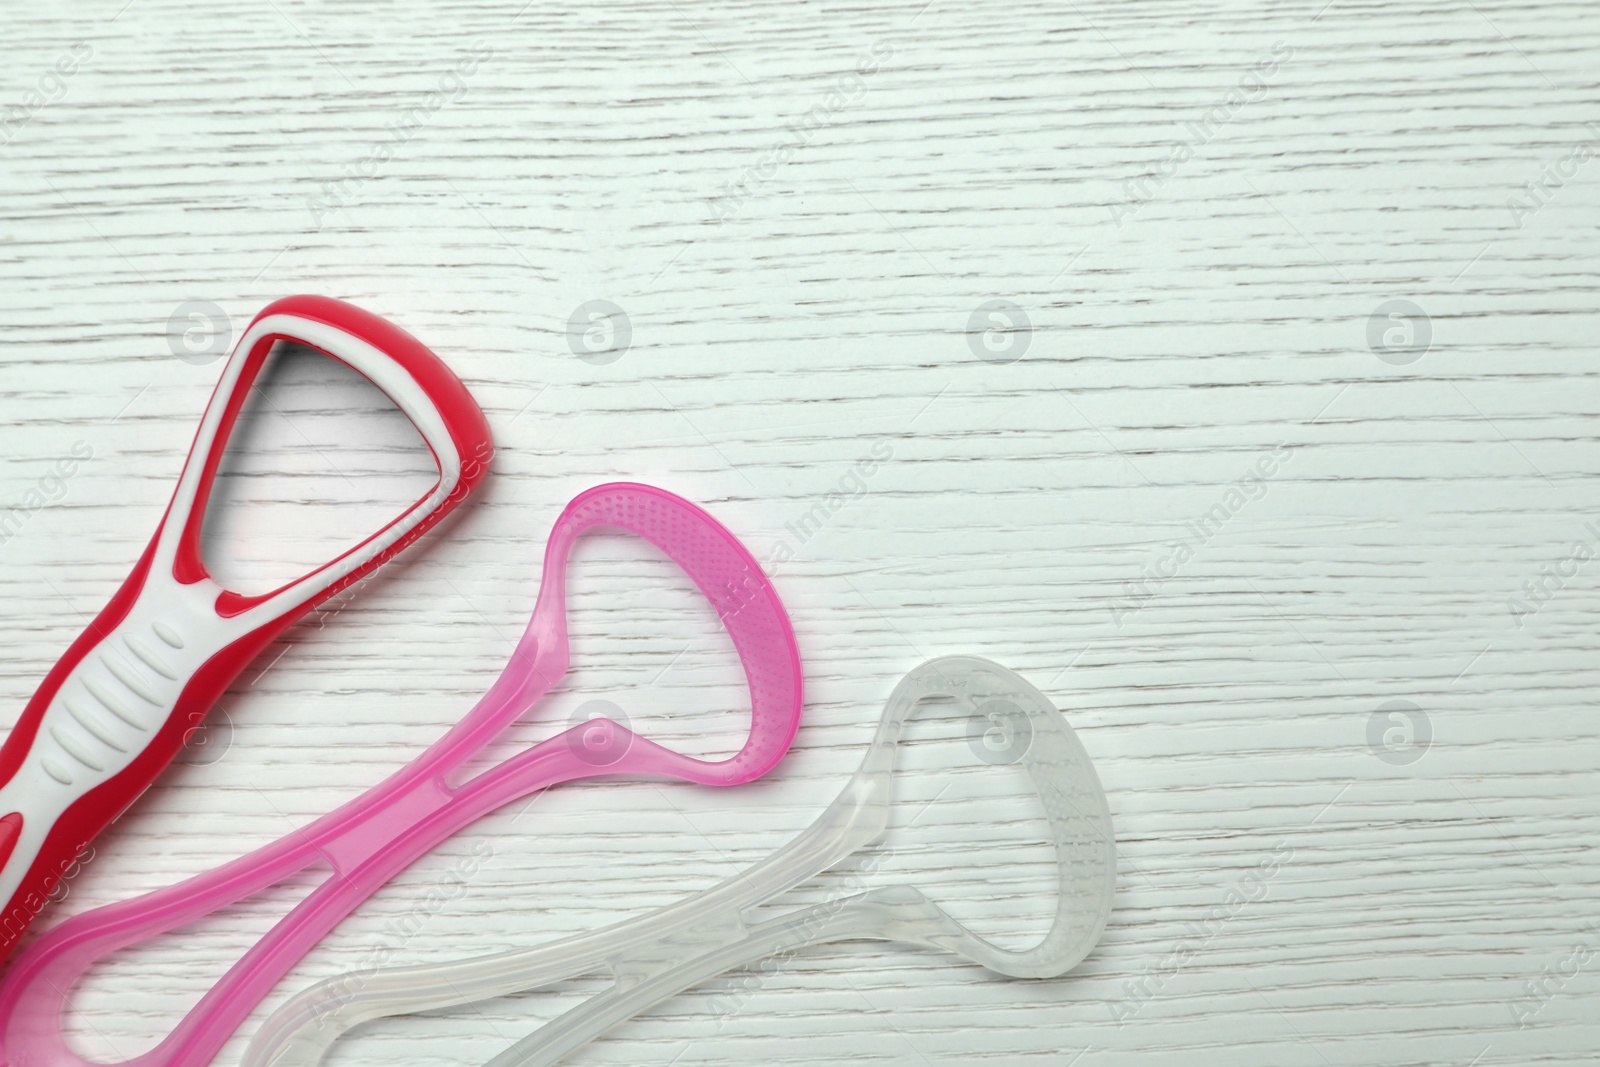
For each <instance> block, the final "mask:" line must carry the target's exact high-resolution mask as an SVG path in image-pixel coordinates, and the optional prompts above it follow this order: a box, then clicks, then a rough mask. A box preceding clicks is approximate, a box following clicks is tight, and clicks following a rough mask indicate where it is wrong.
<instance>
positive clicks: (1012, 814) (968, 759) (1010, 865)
mask: <svg viewBox="0 0 1600 1067" xmlns="http://www.w3.org/2000/svg"><path fill="white" fill-rule="evenodd" d="M1030 740H1031V737H1030V733H1029V729H1028V720H1027V717H1026V716H1025V715H1023V713H1022V712H1021V710H1020V709H1019V708H1018V706H1017V705H1016V704H1015V703H1014V702H1012V701H1009V700H1003V699H1000V700H984V701H980V702H978V707H977V708H976V709H974V707H973V704H972V702H969V701H966V700H956V699H950V698H935V699H929V700H923V701H921V702H920V703H919V704H918V705H917V706H916V709H915V710H914V711H913V712H912V713H911V716H910V718H909V719H908V720H907V722H906V725H905V728H904V730H903V732H902V734H901V737H900V741H899V744H898V746H897V752H896V755H895V776H894V787H893V788H894V804H893V806H892V807H891V808H890V809H889V820H888V829H887V830H886V831H885V833H884V836H883V838H882V839H881V840H880V841H879V842H878V843H877V844H875V845H873V846H871V847H869V848H867V849H863V850H861V851H860V852H857V853H856V854H854V855H853V856H851V857H849V859H847V860H846V861H845V862H843V863H841V864H840V865H839V866H838V867H836V868H834V869H833V870H831V871H828V872H827V873H826V874H824V875H823V876H822V877H821V878H819V879H817V882H818V883H820V884H823V885H825V886H827V888H828V890H829V892H831V893H838V892H841V891H844V890H846V889H847V888H848V887H849V886H854V887H855V888H856V889H869V888H874V887H878V886H888V885H894V884H910V885H915V886H916V887H917V888H918V889H920V890H922V892H923V893H924V894H925V895H926V896H927V897H928V898H929V899H930V900H932V901H934V903H936V904H938V905H939V906H940V907H941V908H943V909H944V910H945V911H946V912H947V913H949V915H950V917H951V918H953V919H955V920H956V921H957V922H959V923H960V924H961V925H962V926H965V927H966V928H967V929H969V930H971V931H972V932H973V933H974V934H976V935H978V936H979V937H982V938H984V939H986V940H988V941H991V942H993V943H994V944H996V945H999V946H1000V947H1001V948H1006V949H1011V950H1013V951H1015V950H1021V949H1024V948H1026V947H1028V946H1029V945H1034V944H1037V943H1038V942H1039V940H1040V939H1041V938H1042V937H1043V936H1044V934H1045V932H1046V931H1047V930H1048V929H1049V928H1050V920H1051V918H1052V916H1053V915H1054V913H1055V898H1056V894H1057V883H1058V881H1059V879H1058V876H1057V869H1056V849H1055V844H1054V842H1053V840H1052V838H1051V831H1050V824H1049V822H1048V821H1047V820H1046V818H1045V812H1044V804H1043V801H1041V799H1040V797H1039V791H1038V789H1037V788H1035V786H1034V783H1033V780H1032V778H1030V777H1029V775H1028V773H1027V770H1026V769H1025V767H1024V764H1023V762H1022V756H1023V753H1024V752H1026V751H1027V747H1028V743H1029V741H1030ZM841 883H842V884H841ZM786 899H787V898H786Z"/></svg>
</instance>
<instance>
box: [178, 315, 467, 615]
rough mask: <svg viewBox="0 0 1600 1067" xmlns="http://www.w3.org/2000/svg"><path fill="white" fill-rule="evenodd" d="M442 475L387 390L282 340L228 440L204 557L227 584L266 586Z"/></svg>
mask: <svg viewBox="0 0 1600 1067" xmlns="http://www.w3.org/2000/svg"><path fill="white" fill-rule="evenodd" d="M438 480H439V471H438V465H437V464H436V463H435V462H434V460H433V457H432V456H431V455H430V454H429V452H428V446H427V444H426V443H425V442H424V441H423V439H422V437H421V435H420V434H418V432H417V429H416V427H415V426H414V425H412V423H411V420H410V419H409V418H407V417H406V415H405V413H404V412H402V411H401V410H400V409H399V408H398V407H396V406H395V404H394V402H393V401H391V400H390V399H389V398H388V397H387V396H386V395H384V393H383V391H382V390H380V389H379V388H378V387H377V386H376V385H374V384H373V383H372V382H371V381H369V380H368V379H367V378H366V376H364V375H362V374H360V373H359V372H357V371H355V370H353V369H351V368H350V367H348V366H346V365H345V364H344V363H341V362H340V361H339V360H336V359H333V358H331V357H329V356H326V355H324V354H323V353H321V352H318V351H317V350H316V349H313V348H308V347H306V346H303V345H298V344H293V343H290V342H283V341H280V342H278V343H277V344H276V345H275V346H274V347H273V350H272V353H271V355H269V356H268V357H267V362H266V365H265V366H264V367H263V368H262V369H261V373H260V375H259V377H257V379H256V381H255V384H254V385H253V386H252V387H251V389H250V393H249V396H248V397H247V398H246V399H245V402H244V406H243V407H242V408H241V409H240V412H239V418H238V421H237V422H236V423H235V424H234V427H233V431H232V433H230V434H229V436H228V442H227V448H226V450H225V451H224V453H223V455H222V459H221V461H220V463H219V465H218V467H217V476H216V481H215V483H214V485H213V487H212V490H211V497H210V500H209V501H208V502H207V506H206V513H205V518H204V520H203V522H202V525H201V532H200V554H201V558H202V559H203V560H204V561H205V564H206V569H207V570H209V571H210V572H211V575H212V577H214V578H215V579H216V580H217V582H218V583H220V584H221V585H223V586H225V587H226V588H229V589H232V590H233V591H234V592H237V593H242V594H245V595H254V594H261V593H269V592H271V591H272V590H274V589H277V588H279V587H281V586H283V585H285V584H287V583H289V582H291V581H293V580H295V579H296V578H299V577H300V576H301V575H303V574H306V573H308V572H310V571H313V570H315V569H316V568H318V567H320V566H322V565H323V564H324V563H327V562H328V561H329V560H332V559H334V558H335V557H337V556H338V555H339V554H340V553H342V552H344V551H345V550H346V549H349V548H351V547H353V546H355V545H357V544H359V543H361V542H362V541H364V540H366V539H367V538H368V537H370V536H372V534H373V533H375V532H376V531H378V530H380V529H382V528H383V527H385V526H386V525H388V524H389V523H390V522H392V521H393V520H395V519H397V518H399V517H400V515H401V514H402V513H403V512H404V511H405V510H406V509H407V508H409V507H410V506H411V505H412V504H414V503H416V502H417V501H418V500H419V499H421V498H422V497H424V496H425V495H427V493H428V492H429V491H430V490H431V489H432V488H433V486H434V485H435V484H436V483H437V482H438Z"/></svg>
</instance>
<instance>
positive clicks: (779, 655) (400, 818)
mask: <svg viewBox="0 0 1600 1067" xmlns="http://www.w3.org/2000/svg"><path fill="white" fill-rule="evenodd" d="M598 526H610V527H618V528H621V529H623V530H627V531H630V532H632V533H635V534H638V535H640V536H642V537H645V538H647V539H648V540H649V541H651V542H652V543H654V544H655V545H656V546H657V547H659V548H660V549H662V551H664V552H665V553H666V554H667V555H668V556H670V557H671V558H672V559H673V560H674V561H675V562H677V563H678V565H679V566H681V567H682V568H683V569H684V571H685V572H686V573H688V575H689V576H690V577H691V578H692V579H693V580H694V582H695V584H696V585H697V586H698V587H699V588H700V590H701V592H702V593H704V594H705V595H706V596H707V597H708V598H709V599H710V600H711V602H712V604H713V605H714V606H715V607H716V609H717V613H718V615H719V616H720V617H721V619H722V621H723V625H724V626H725V627H726V628H727V630H728V632H729V634H730V635H731V636H732V638H733V642H734V647H735V649H736V650H737V651H738V654H739V658H740V661H741V662H742V663H743V664H744V667H745V671H746V673H747V681H748V683H749V687H750V700H751V729H750V735H749V737H748V739H747V740H746V742H745V745H744V747H743V748H742V749H741V750H740V751H739V752H738V753H737V754H735V755H734V756H732V757H730V758H729V759H726V760H722V761H715V762H712V761H704V760H698V759H694V758H691V757H689V756H685V755H683V754H681V753H677V752H673V751H672V750H670V749H666V748H663V747H661V746H659V745H656V744H654V743H653V742H651V741H649V740H647V739H645V738H642V737H638V736H636V735H633V734H631V733H629V732H628V731H627V730H626V729H624V728H623V727H622V726H620V725H618V724H616V723H611V722H610V721H609V720H605V719H595V720H591V721H590V722H587V723H583V724H581V725H579V726H575V727H573V728H571V729H569V730H567V731H565V732H563V733H562V734H559V735H557V736H555V737H552V738H550V739H548V740H546V741H544V742H541V743H540V744H538V745H536V746H534V747H533V748H531V749H529V750H527V751H525V752H522V753H520V754H518V755H517V756H514V757H512V758H511V759H509V760H506V761H505V762H504V763H501V764H500V765H499V766H497V767H494V768H492V769H490V770H488V771H486V772H484V773H482V774H480V775H478V776H477V777H476V778H473V779H472V780H471V781H468V782H466V783H464V784H462V785H461V786H459V787H451V786H450V785H449V784H448V782H447V780H446V779H447V775H448V774H449V773H450V771H451V770H453V769H454V768H456V767H458V766H460V765H461V764H462V763H463V762H464V761H465V760H466V759H467V758H468V757H469V756H471V755H472V754H473V753H474V752H476V751H477V750H479V749H480V748H482V747H483V746H484V745H486V744H488V743H489V742H490V741H491V740H492V739H493V738H494V737H495V736H496V735H497V734H499V733H500V731H501V730H502V729H503V728H504V727H505V726H506V725H508V724H509V723H510V722H511V721H512V720H513V719H515V718H517V716H518V715H519V714H520V713H521V712H522V711H523V710H524V709H526V708H528V707H529V706H530V705H531V704H532V703H533V702H535V701H537V700H538V699H540V698H541V697H543V696H544V695H545V694H546V693H547V692H549V690H550V688H551V687H552V686H553V685H554V684H555V683H556V682H557V681H558V680H559V679H560V678H561V677H562V676H563V675H564V674H565V673H566V670H567V666H568V662H569V649H568V641H567V629H566V610H565V608H566V604H565V585H566V582H565V577H566V564H567V558H568V555H569V554H570V552H571V549H572V546H573V544H574V542H575V541H576V540H577V538H578V537H579V536H580V535H581V534H582V533H584V532H585V531H587V530H590V529H593V528H595V527H598ZM802 703H803V696H802V687H801V674H800V654H799V648H798V646H797V645H796V643H795V639H794V632H793V629H792V628H791V626H790V624H789V619H788V616H787V614H785V612H784V610H783V606H782V604H781V603H780V602H779V600H778V595H777V591H776V590H774V589H773V588H772V584H771V582H770V581H769V580H768V579H767V577H766V575H765V574H763V573H762V571H761V568H760V565H759V564H758V563H757V562H756V561H755V559H754V557H752V556H751V555H750V553H749V552H748V551H747V550H746V549H745V548H744V546H743V545H741V544H740V543H739V541H738V540H737V539H736V538H734V536H733V535H732V534H730V533H729V532H728V531H727V530H726V529H724V528H723V527H722V525H721V524H720V523H718V522H717V521H716V520H715V519H713V518H712V517H711V516H710V515H708V514H707V513H706V512H704V511H702V510H701V509H700V508H698V507H696V506H695V505H693V504H691V503H689V502H688V501H686V500H684V499H682V498H681V497H677V496H674V495H673V494H671V493H668V492H665V491H663V490H661V489H656V488H653V487H650V486H645V485H637V484H632V483H620V482H619V483H613V484H610V485H603V486H599V487H597V488H594V489H591V490H589V491H587V492H585V493H582V494H580V495H579V496H578V497H577V498H576V499H574V500H573V501H572V502H571V503H570V504H568V505H567V507H566V509H565V510H564V511H563V512H562V514H561V517H560V518H559V519H558V520H557V522H556V528H555V531H554V533H553V534H552V536H551V538H550V541H549V544H548V545H547V546H546V549H545V562H544V574H543V578H542V581H541V585H540V589H539V598H538V601H537V603H536V604H535V606H534V611H533V618H532V619H531V620H530V621H529V623H528V628H527V630H526V631H525V632H524V634H523V637H522V640H521V641H520V642H519V643H518V645H517V649H516V651H515V653H513V655H512V658H511V662H510V663H509V664H507V666H506V669H505V670H504V672H502V674H501V676H500V678H499V679H498V680H497V681H496V682H495V684H494V685H493V686H492V687H491V688H490V690H489V692H488V693H486V694H485V695H484V697H483V698H482V699H481V700H480V701H479V702H478V704H477V705H476V706H475V707H474V708H473V709H472V711H470V712H469V713H468V714H467V715H466V716H465V717H464V718H463V719H462V720H461V722H459V723H457V724H456V726H454V727H453V728H451V730H450V731H449V732H448V733H446V734H445V736H444V737H442V738H440V739H439V741H437V742H436V743H435V744H434V745H433V746H432V747H430V748H429V749H428V750H427V751H426V752H424V753H423V754H422V755H421V756H419V757H418V758H417V759H415V760H413V761H412V762H411V763H410V764H408V765H407V766H405V767H404V768H402V769H401V770H399V771H397V772H396V773H395V774H394V775H392V776H390V777H389V778H388V779H386V780H385V781H383V782H381V783H380V784H378V785H377V786H375V787H374V788H372V789H370V790H368V791H367V792H366V793H365V794H363V795H362V796H360V797H358V798H356V799H355V800H353V801H350V802H349V803H347V804H345V805H343V806H342V807H340V808H339V809H338V810H336V811H334V812H332V813H330V814H328V815H325V816H323V817H322V818H320V819H318V820H317V821H316V822H314V823H312V824H311V825H310V826H308V827H306V828H305V829H304V830H300V831H296V832H294V833H292V834H289V835H287V836H286V837H284V838H282V839H280V840H278V841H276V842H274V843H273V844H270V845H267V846H265V847H263V848H261V849H258V850H257V851H255V852H253V853H251V854H250V855H248V856H243V857H241V858H239V859H236V860H234V861H232V862H231V863H228V864H225V865H224V866H222V867H219V868H217V869H215V870H213V871H210V872H208V873H206V874H202V875H198V876H196V877H194V878H190V879H188V880H187V881H185V882H181V883H179V884H177V885H174V886H169V887H168V888H166V889H161V890H157V891H155V892H153V893H148V894H145V895H144V896H142V897H138V898H135V899H133V900H129V901H123V902H121V903H118V904H112V905H109V906H107V907H103V908H98V909H96V910H94V911H90V912H86V913H85V914H83V915H78V916H75V917H73V918H71V919H69V920H67V921H66V922H64V923H62V924H61V925H60V926H58V927H56V928H55V929H54V930H51V931H50V932H49V933H48V934H46V935H45V936H44V937H41V938H40V939H39V940H38V941H37V942H35V943H34V944H33V945H32V946H31V948H30V949H28V950H27V951H25V952H24V953H23V954H22V955H21V956H20V957H19V958H18V959H17V960H16V962H15V963H14V964H13V966H12V968H11V970H10V973H9V974H8V975H7V976H6V979H5V982H4V984H3V985H0V1063H3V1064H5V1065H7V1067H24V1065H28V1067H101V1065H97V1064H95V1062H94V1061H91V1060H85V1059H83V1058H82V1057H80V1056H78V1055H77V1054H76V1053H74V1052H73V1051H72V1050H71V1049H70V1048H69V1047H68V1046H67V1044H66V1041H65V1040H64V1038H63V1037H62V1033H61V1027H62V1022H63V1018H64V1015H65V1011H66V1001H67V998H68V996H69V995H70V993H71V991H72V988H73V987H74V985H76V983H77V982H78V981H79V979H80V978H81V977H82V976H83V974H84V972H85V971H87V970H88V969H89V968H90V967H91V966H93V965H94V964H95V963H96V962H98V961H99V960H101V959H103V958H104V957H106V956H108V955H110V954H111V953H113V952H115V951H117V950H119V949H122V948H125V947H127V946H129V945H133V944H137V943H139V942H142V941H146V940H148V939H150V938H152V937H155V936H157V935H158V934H162V933H165V932H167V931H170V930H173V929H174V928H176V927H179V926H181V925H183V924H184V923H186V922H190V921H192V920H194V919H197V918H200V917H202V916H204V915H207V914H210V913H211V912H214V911H216V910H217V909H219V908H222V907H225V906H226V905H229V904H232V903H235V902H236V901H239V900H241V899H243V898H244V897H247V896H249V895H250V894H252V893H254V892H257V891H259V890H261V889H263V888H265V887H267V886H269V885H272V884H273V883H275V882H278V881H281V880H282V879H284V878H286V877H288V876H289V875H292V874H294V873H296V872H298V871H301V870H304V869H305V868H306V867H309V866H311V865H312V864H314V863H316V862H318V861H319V860H320V861H324V862H326V863H327V864H328V865H330V866H331V867H332V868H333V874H332V876H330V877H329V878H328V880H327V881H325V882H323V883H322V885H320V886H318V887H317V888H316V889H315V890H314V891H312V893H311V894H310V895H308V896H307V897H306V898H305V899H304V900H302V901H301V902H300V903H299V904H298V905H297V906H296V907H295V908H294V909H293V910H292V911H291V912H290V913H289V914H288V915H287V916H285V917H284V918H283V919H282V920H280V921H279V923H278V924H277V925H276V926H275V927H273V929H272V930H270V931H269V932H268V933H267V934H266V936H264V937H263V938H262V939H261V940H260V941H258V942H257V943H256V944H255V945H254V946H252V947H251V948H250V950H249V951H247V952H246V953H245V954H244V956H243V957H241V958H240V960H239V961H238V962H237V963H236V964H234V966H233V967H232V968H231V969H230V970H229V971H228V972H227V974H225V975H224V976H223V977H222V979H221V980H220V981H219V982H218V983H217V984H216V985H215V986H213V987H212V988H211V990H210V991H209V992H207V993H206V995H205V996H204V997H202V998H201V999H200V1001H199V1003H197V1004H196V1005H195V1007H194V1008H193V1009H192V1010H191V1011H190V1012H189V1014H188V1015H186V1016H185V1017H184V1018H183V1020H182V1021H181V1022H180V1023H179V1024H178V1025H177V1026H176V1027H175V1028H174V1029H173V1031H172V1032H171V1033H170V1034H168V1035H167V1037H166V1038H165V1039H164V1040H163V1041H162V1042H161V1043H160V1044H158V1045H157V1046H156V1047H155V1048H153V1049H151V1050H150V1051H149V1052H147V1053H145V1054H144V1055H142V1056H137V1057H135V1058H133V1059H130V1060H125V1061H122V1063H124V1064H126V1065H130V1067H158V1065H160V1067H167V1065H173V1067H177V1065H183V1067H200V1065H203V1064H206V1063H209V1062H210V1061H211V1059H212V1057H214V1056H215V1055H216V1053H217V1051H218V1050H219V1049H220V1048H221V1047H222V1046H223V1044H224V1043H225V1042H226V1041H227V1040H228V1037H229V1036H230V1035H231V1034H232V1033H233V1032H234V1030H236V1029H237V1028H238V1026H239V1024H240V1023H242V1022H243V1021H244V1020H245V1019H246V1018H247V1017H248V1016H249V1014H250V1012H251V1010H252V1009H253V1008H254V1007H255V1006H256V1005H257V1004H258V1003H259V1002H260V1001H261V999H262V998H263V997H264V996H266V994H267V993H268V992H269V991H270V990H271V989H272V987H273V986H274V985H276V984H277V983H278V982H279V981H280V980H281V979H282V978H283V977H284V975H286V974H287V973H288V972H289V971H290V969H292V968H293V966H294V965H295V963H296V962H297V961H298V960H299V959H300V958H301V957H303V956H304V955H305V953H306V952H308V951H309V950H310V949H311V948H312V947H313V946H314V945H315V944H316V943H317V942H318V941H319V940H321V938H322V937H323V936H325V935H326V934H327V933H328V931H330V930H332V929H333V928H334V927H335V926H336V925H338V923H339V922H340V921H341V920H342V919H343V918H344V917H345V916H346V915H348V914H349V913H350V912H351V911H352V910H354V909H355V908H356V907H357V906H358V905H359V904H360V903H361V902H362V901H364V900H365V899H366V898H367V897H369V896H371V895H372V894H373V893H374V892H376V891H377V890H378V889H379V888H381V887H382V886H383V885H384V884H385V883H387V882H388V881H389V879H391V878H393V877H394V876H395V875H396V874H398V873H399V872H400V871H402V870H404V869H405V868H406V867H407V866H409V865H410V864H411V863H412V862H414V861H415V860H416V859H417V857H419V856H421V855H422V854H423V853H425V852H427V851H428V850H430V849H431V848H433V847H434V845H436V844H438V843H439V842H440V841H442V840H444V839H445V838H447V837H449V836H450V835H451V834H453V833H455V832H457V831H458V830H460V829H461V828H463V827H465V826H467V825H469V824H471V823H472V822H474V821H475V820H477V819H478V818H480V817H482V816H483V815H485V814H487V813H488V812H491V811H493V810H495V809H496V808H499V807H501V806H503V805H504V804H507V803H509V802H510V801H512V800H516V799H518V798H520V797H525V796H528V795H529V794H531V793H534V792H537V791H538V790H541V789H544V788H547V787H548V786H551V785H555V784H558V783H560V782H565V781H573V780H576V779H580V778H590V777H595V776H598V775H611V774H648V775H664V776H670V777H676V778H681V779H685V780H688V781H691V782H697V783H701V784H705V785H733V784H737V783H740V782H746V781H750V780H751V779H753V778H757V777H759V776H760V775H762V774H765V773H766V772H767V771H769V770H771V769H772V767H774V766H775V765H776V764H777V762H778V761H779V760H780V759H782V757H783V755H784V753H785V752H786V751H788V748H789V745H790V743H791V742H792V741H793V740H794V734H795V730H796V729H797V728H798V726H799V722H800V710H801V706H802ZM595 731H599V732H600V733H601V734H602V735H606V736H605V737H604V738H603V740H606V741H608V742H610V743H611V744H613V745H614V746H615V747H616V748H617V749H620V750H621V751H620V753H619V754H618V755H616V756H614V757H609V758H607V759H605V760H601V761H596V760H595V759H594V758H593V757H592V755H591V754H590V753H591V752H592V745H591V741H592V739H593V735H594V732H595Z"/></svg>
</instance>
